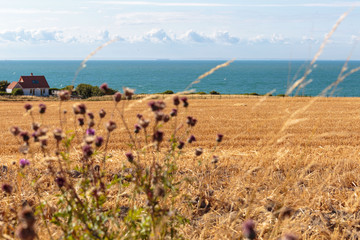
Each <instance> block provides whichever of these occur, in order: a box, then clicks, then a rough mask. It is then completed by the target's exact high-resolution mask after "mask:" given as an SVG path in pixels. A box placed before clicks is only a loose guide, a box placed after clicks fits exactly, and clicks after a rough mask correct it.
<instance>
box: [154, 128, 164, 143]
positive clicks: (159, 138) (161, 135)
mask: <svg viewBox="0 0 360 240" xmlns="http://www.w3.org/2000/svg"><path fill="white" fill-rule="evenodd" d="M163 138H164V133H163V132H162V131H159V130H158V131H156V132H155V133H154V135H153V141H154V142H158V143H160V142H162V141H163Z"/></svg>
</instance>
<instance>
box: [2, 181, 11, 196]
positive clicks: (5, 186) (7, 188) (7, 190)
mask: <svg viewBox="0 0 360 240" xmlns="http://www.w3.org/2000/svg"><path fill="white" fill-rule="evenodd" d="M1 189H2V190H3V191H4V192H5V193H7V194H11V193H12V190H13V187H12V186H11V185H10V184H7V183H4V184H3V185H2V186H1Z"/></svg>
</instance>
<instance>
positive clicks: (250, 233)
mask: <svg viewBox="0 0 360 240" xmlns="http://www.w3.org/2000/svg"><path fill="white" fill-rule="evenodd" d="M242 228H243V233H244V237H245V238H247V239H250V240H252V239H255V238H256V232H255V223H254V221H253V220H251V219H250V220H246V221H245V222H244V223H243V225H242Z"/></svg>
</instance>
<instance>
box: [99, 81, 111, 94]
mask: <svg viewBox="0 0 360 240" xmlns="http://www.w3.org/2000/svg"><path fill="white" fill-rule="evenodd" d="M99 88H100V90H101V91H102V92H103V93H107V92H108V91H109V86H108V85H107V83H103V84H101V85H100V87H99Z"/></svg>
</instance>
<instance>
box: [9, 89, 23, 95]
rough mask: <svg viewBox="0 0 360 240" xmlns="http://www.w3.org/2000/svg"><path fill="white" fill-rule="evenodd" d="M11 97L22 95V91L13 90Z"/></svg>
mask: <svg viewBox="0 0 360 240" xmlns="http://www.w3.org/2000/svg"><path fill="white" fill-rule="evenodd" d="M12 95H14V96H21V95H24V91H23V90H22V89H20V88H15V89H14V90H13V91H12Z"/></svg>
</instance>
